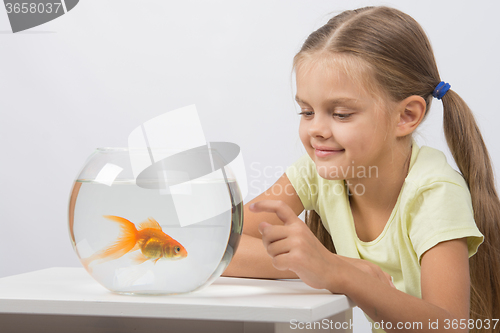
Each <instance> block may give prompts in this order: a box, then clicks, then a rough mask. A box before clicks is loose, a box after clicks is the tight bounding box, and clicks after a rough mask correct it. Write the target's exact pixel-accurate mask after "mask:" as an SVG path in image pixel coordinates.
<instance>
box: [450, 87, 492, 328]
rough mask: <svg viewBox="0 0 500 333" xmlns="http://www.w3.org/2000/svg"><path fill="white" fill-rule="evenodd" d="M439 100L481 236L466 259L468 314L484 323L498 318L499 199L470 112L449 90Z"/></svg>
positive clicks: (453, 151) (487, 159) (481, 139)
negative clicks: (440, 100)
mask: <svg viewBox="0 0 500 333" xmlns="http://www.w3.org/2000/svg"><path fill="white" fill-rule="evenodd" d="M442 102H443V110H444V115H443V126H444V133H445V137H446V141H447V143H448V147H449V148H450V151H451V153H452V155H453V159H454V160H455V162H456V164H457V166H458V168H459V169H460V172H461V173H462V176H463V177H464V179H465V181H466V182H467V184H468V186H469V191H470V193H471V197H472V207H473V209H474V219H475V221H476V224H477V227H478V228H479V230H480V231H481V233H482V234H483V235H484V242H483V244H482V245H481V246H480V247H479V249H478V251H477V253H476V254H475V255H474V256H472V257H471V259H470V260H469V264H470V278H471V309H470V315H471V319H481V320H483V323H484V320H485V319H489V320H491V319H494V318H500V200H499V199H498V195H497V191H496V189H495V180H494V177H493V170H492V167H491V162H490V157H489V154H488V151H487V149H486V145H485V144H484V141H483V138H482V136H481V133H480V131H479V128H478V126H477V124H476V121H475V120H474V116H473V114H472V111H471V110H470V109H469V107H468V106H467V104H466V103H465V102H464V101H463V100H462V98H460V96H459V95H458V94H457V93H455V92H454V91H452V90H450V91H448V92H447V93H446V95H445V96H444V97H443V98H442ZM497 329H499V328H498V327H497ZM498 331H499V330H497V332H498ZM471 332H472V331H471ZM481 332H488V331H487V330H484V329H482V330H481ZM491 332H493V330H492V331H491Z"/></svg>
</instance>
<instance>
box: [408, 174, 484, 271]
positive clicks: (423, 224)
mask: <svg viewBox="0 0 500 333" xmlns="http://www.w3.org/2000/svg"><path fill="white" fill-rule="evenodd" d="M409 215H410V216H409V221H411V222H410V228H409V236H410V239H411V242H412V244H413V248H414V249H415V252H416V253H417V255H418V259H419V262H420V260H421V259H422V255H423V254H424V253H425V252H426V251H427V250H429V249H431V248H432V247H434V246H435V245H437V244H438V243H440V242H444V241H448V240H452V239H458V238H465V237H466V238H467V246H468V249H469V257H471V256H473V255H474V254H475V253H476V252H477V249H478V247H479V245H480V244H481V243H482V242H483V235H482V234H481V232H480V231H479V229H478V228H477V226H476V222H475V221H474V212H473V209H472V202H471V197H470V193H469V190H468V189H466V188H464V187H463V186H461V185H459V184H456V183H453V182H446V181H439V182H433V183H431V184H429V185H426V186H425V187H422V188H419V189H418V190H417V193H416V196H415V200H414V201H413V205H412V207H411V209H410V213H409Z"/></svg>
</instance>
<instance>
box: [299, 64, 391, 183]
mask: <svg viewBox="0 0 500 333" xmlns="http://www.w3.org/2000/svg"><path fill="white" fill-rule="evenodd" d="M304 65H305V66H304ZM296 81H297V95H296V100H297V103H298V104H299V106H300V107H301V120H300V127H299V135H300V139H301V141H302V143H303V145H304V147H305V149H306V151H307V153H308V154H309V156H310V157H311V159H312V160H313V161H314V163H315V164H316V169H317V171H318V174H319V175H320V176H321V177H323V178H325V179H353V178H363V177H369V176H371V177H374V176H375V175H377V174H378V168H379V166H380V165H383V163H384V161H390V158H391V144H392V143H393V142H391V140H394V137H395V136H394V134H393V132H392V127H391V126H390V125H389V122H388V121H387V117H386V110H384V109H383V103H380V102H378V101H379V99H376V98H375V97H374V96H373V95H372V94H370V93H368V92H367V91H366V89H365V88H364V86H363V84H361V83H359V82H356V81H355V80H352V79H351V78H350V77H349V76H348V75H346V74H345V73H344V71H342V70H341V69H340V65H331V64H330V65H318V64H314V63H312V62H311V61H309V62H308V63H305V64H303V65H302V66H299V67H298V68H297V80H296ZM391 134H392V135H391ZM370 167H372V168H371V169H369V168H370ZM363 171H364V172H363ZM369 171H371V172H370V173H369Z"/></svg>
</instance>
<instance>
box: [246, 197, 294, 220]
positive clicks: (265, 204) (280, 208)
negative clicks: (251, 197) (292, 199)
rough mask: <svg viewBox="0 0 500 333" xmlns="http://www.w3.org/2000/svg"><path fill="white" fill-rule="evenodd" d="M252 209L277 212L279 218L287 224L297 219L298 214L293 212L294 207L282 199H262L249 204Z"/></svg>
mask: <svg viewBox="0 0 500 333" xmlns="http://www.w3.org/2000/svg"><path fill="white" fill-rule="evenodd" d="M249 209H250V211H252V212H255V213H259V212H268V213H275V214H276V215H277V216H278V218H279V219H280V220H281V221H283V222H284V223H285V224H286V223H287V222H288V223H290V222H292V221H295V220H296V219H297V215H295V213H294V212H293V210H292V208H290V206H288V205H287V204H286V203H284V202H283V201H281V200H262V201H257V202H254V203H253V204H251V205H250V206H249Z"/></svg>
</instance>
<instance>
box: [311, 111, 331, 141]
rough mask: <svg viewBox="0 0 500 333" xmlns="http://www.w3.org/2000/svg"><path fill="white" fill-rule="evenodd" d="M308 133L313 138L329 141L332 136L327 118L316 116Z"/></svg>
mask: <svg viewBox="0 0 500 333" xmlns="http://www.w3.org/2000/svg"><path fill="white" fill-rule="evenodd" d="M308 133H309V135H310V136H312V137H316V138H323V139H328V138H329V137H331V136H332V129H331V127H330V122H329V121H328V119H325V117H322V116H320V115H318V114H316V115H315V117H314V119H312V120H311V121H310V123H309V128H308Z"/></svg>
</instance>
